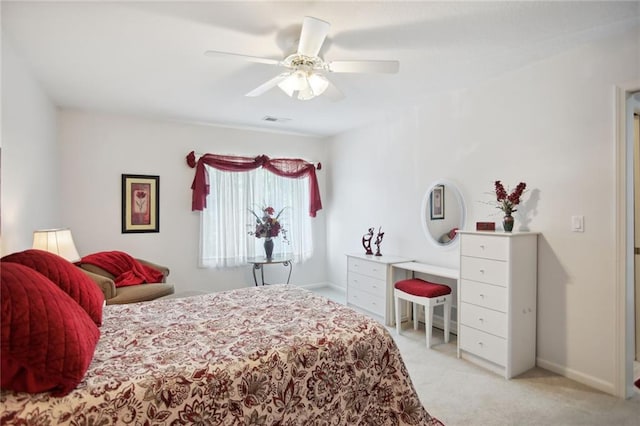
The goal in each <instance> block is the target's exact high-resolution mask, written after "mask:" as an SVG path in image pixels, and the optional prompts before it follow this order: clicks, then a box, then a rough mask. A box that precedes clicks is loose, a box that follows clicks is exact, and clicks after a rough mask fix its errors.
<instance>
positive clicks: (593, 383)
mask: <svg viewBox="0 0 640 426" xmlns="http://www.w3.org/2000/svg"><path fill="white" fill-rule="evenodd" d="M536 365H537V366H538V367H540V368H544V369H545V370H549V371H551V372H553V373H556V374H559V375H561V376H564V377H566V378H568V379H571V380H575V381H576V382H578V383H582V384H583V385H587V386H589V387H592V388H594V389H597V390H599V391H602V392H605V393H608V394H610V395H614V396H615V395H616V388H615V386H614V384H613V383H609V382H606V381H604V380H601V379H598V378H597V377H593V376H590V375H588V374H584V373H581V372H580V371H576V370H573V369H571V368H568V367H566V366H564V365H559V364H556V363H555V362H551V361H547V360H544V359H542V358H536Z"/></svg>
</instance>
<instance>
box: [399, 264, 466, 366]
mask: <svg viewBox="0 0 640 426" xmlns="http://www.w3.org/2000/svg"><path fill="white" fill-rule="evenodd" d="M391 269H403V270H405V273H407V272H411V277H412V278H415V273H416V272H418V273H421V274H426V275H431V276H434V277H442V278H447V279H451V280H454V281H455V287H454V288H452V290H453V291H454V294H455V299H456V304H455V306H456V324H455V327H452V328H451V330H452V331H453V332H455V334H456V336H457V335H458V322H459V321H458V316H459V315H460V314H459V312H460V298H459V297H458V287H459V285H460V270H458V269H453V268H445V267H442V266H435V265H429V264H427V263H420V262H402V263H394V264H392V265H391ZM391 302H392V303H391V304H392V305H394V303H393V300H392V301H391ZM394 309H395V308H394ZM394 315H395V314H392V318H395V316H394ZM459 357H460V349H459V347H458V358H459Z"/></svg>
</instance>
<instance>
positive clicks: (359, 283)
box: [348, 271, 387, 299]
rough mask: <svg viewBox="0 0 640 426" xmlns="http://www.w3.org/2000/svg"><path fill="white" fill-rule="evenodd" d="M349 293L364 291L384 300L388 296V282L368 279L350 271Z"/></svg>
mask: <svg viewBox="0 0 640 426" xmlns="http://www.w3.org/2000/svg"><path fill="white" fill-rule="evenodd" d="M348 285H349V291H352V290H355V291H363V292H365V293H370V294H372V295H374V296H376V297H381V298H383V299H384V297H385V294H386V288H387V285H386V281H383V280H378V279H375V278H371V277H367V276H366V275H362V274H359V273H357V272H353V271H349V281H348Z"/></svg>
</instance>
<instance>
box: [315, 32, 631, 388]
mask: <svg viewBox="0 0 640 426" xmlns="http://www.w3.org/2000/svg"><path fill="white" fill-rule="evenodd" d="M639 52H640V40H639V38H638V31H637V28H636V29H634V30H633V31H630V32H628V33H625V34H619V35H614V36H611V37H610V38H609V39H607V40H606V41H602V42H598V43H593V44H589V45H584V46H582V47H580V48H578V49H575V50H572V51H569V52H566V53H563V54H560V55H557V56H554V57H550V58H547V59H544V60H540V61H539V62H537V63H535V64H532V65H529V66H527V67H525V68H522V69H520V70H518V71H515V72H510V73H508V74H505V75H503V76H501V77H499V78H495V79H493V80H492V81H488V82H484V83H481V84H477V85H476V86H474V87H472V88H466V89H461V90H459V91H457V92H453V93H444V94H440V95H433V94H431V95H425V96H424V97H423V98H422V99H421V103H420V104H418V105H416V106H415V107H414V108H412V109H410V110H407V111H406V113H405V114H404V115H403V116H389V117H387V120H385V121H384V122H380V123H378V124H377V125H375V126H370V127H367V128H364V129H361V130H357V131H353V132H350V133H347V134H343V135H340V136H338V137H335V138H334V139H333V140H332V141H331V157H330V158H331V164H332V167H331V169H330V171H329V176H328V184H327V192H328V193H329V194H330V198H329V199H328V201H329V202H330V204H328V205H327V207H328V210H327V211H328V214H327V223H328V228H327V231H328V242H327V249H328V263H329V265H330V280H331V281H332V282H334V283H336V284H338V285H344V284H345V281H346V261H345V256H344V253H345V252H350V251H362V248H361V246H360V238H361V236H362V234H364V233H365V231H366V229H367V228H368V227H370V226H376V227H377V226H382V227H383V229H384V230H385V231H386V233H385V237H384V241H383V244H382V252H383V254H389V255H392V254H393V255H399V256H404V257H411V258H415V259H417V260H420V261H424V262H429V263H433V264H437V265H442V266H457V264H458V252H457V250H453V251H452V250H448V251H446V250H444V251H439V250H438V249H436V248H435V247H433V246H432V245H431V244H430V243H429V242H428V241H427V240H426V238H425V237H424V236H423V233H422V231H421V227H420V223H419V209H420V202H421V200H422V197H423V195H424V191H425V190H426V189H427V188H428V187H429V185H430V183H431V182H433V181H434V180H436V179H438V178H447V179H450V180H453V181H455V182H457V183H458V184H459V187H460V189H461V192H462V194H463V196H464V198H465V201H466V205H467V209H468V210H467V211H468V221H467V226H466V229H474V227H475V225H474V224H475V222H476V221H486V220H490V221H495V222H497V223H500V221H501V215H499V214H498V213H500V211H499V210H497V209H495V208H494V207H493V206H492V205H489V204H486V202H488V201H491V200H492V199H493V182H494V181H495V180H502V181H503V182H504V183H505V184H506V185H509V186H510V187H511V188H513V187H514V186H515V185H516V184H517V183H518V182H520V181H523V182H526V183H527V184H528V191H527V193H526V194H525V197H524V199H525V202H524V205H522V206H521V208H520V209H519V211H518V212H517V213H516V214H515V218H516V225H515V230H517V229H519V228H522V227H525V228H526V227H528V228H530V229H531V230H533V231H539V232H540V233H541V235H540V237H539V251H538V253H539V255H538V274H539V278H538V338H537V344H538V349H537V355H538V364H539V365H541V366H544V367H546V368H549V369H552V370H554V371H557V372H561V373H563V374H566V375H568V376H570V377H573V378H575V379H578V380H580V381H582V382H584V383H588V384H590V385H591V386H595V387H598V388H599V389H602V390H604V391H607V392H611V393H614V392H615V389H614V383H615V373H616V372H615V365H614V364H615V362H614V361H615V350H616V342H615V339H614V336H615V333H614V331H615V330H614V327H615V320H616V314H615V306H616V298H615V293H616V288H615V279H614V277H615V265H614V262H615V259H614V254H615V247H614V230H615V226H614V225H615V223H614V216H613V212H612V209H613V207H614V205H615V203H614V201H615V200H614V194H615V181H614V177H615V171H614V161H615V158H614V147H615V139H614V135H615V133H614V118H615V117H614V110H613V107H614V89H613V86H614V84H616V83H622V82H625V81H629V80H632V79H637V77H638V75H640V70H639V66H640V65H639V64H640V60H639V59H640V58H639V55H640V53H639ZM572 215H584V217H585V232H584V233H574V232H571V230H570V223H571V221H570V218H571V216H572Z"/></svg>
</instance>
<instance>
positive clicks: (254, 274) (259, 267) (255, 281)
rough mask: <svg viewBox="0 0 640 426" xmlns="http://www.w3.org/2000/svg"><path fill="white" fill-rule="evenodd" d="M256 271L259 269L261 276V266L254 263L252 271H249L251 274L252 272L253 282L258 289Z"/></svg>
mask: <svg viewBox="0 0 640 426" xmlns="http://www.w3.org/2000/svg"><path fill="white" fill-rule="evenodd" d="M256 269H260V273H261V274H262V265H260V264H257V263H256V264H255V265H253V269H252V270H251V272H253V282H254V283H255V284H256V287H258V279H257V278H256ZM262 285H264V275H262Z"/></svg>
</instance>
